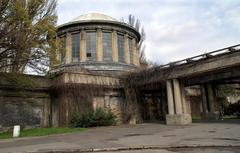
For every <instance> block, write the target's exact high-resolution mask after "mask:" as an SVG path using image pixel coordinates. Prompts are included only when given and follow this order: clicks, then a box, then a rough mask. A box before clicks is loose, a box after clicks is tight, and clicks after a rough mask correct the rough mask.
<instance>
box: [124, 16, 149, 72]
mask: <svg viewBox="0 0 240 153" xmlns="http://www.w3.org/2000/svg"><path fill="white" fill-rule="evenodd" d="M127 24H129V25H130V26H132V27H134V28H135V29H136V30H137V31H138V32H139V33H140V35H141V38H140V40H139V42H138V44H137V48H138V51H139V62H140V66H141V67H142V68H145V67H147V66H148V65H149V62H148V61H147V59H146V55H145V43H144V42H145V40H146V33H145V31H144V27H143V26H142V25H141V22H140V20H139V19H137V18H136V17H135V16H134V15H132V14H129V15H128V20H127Z"/></svg>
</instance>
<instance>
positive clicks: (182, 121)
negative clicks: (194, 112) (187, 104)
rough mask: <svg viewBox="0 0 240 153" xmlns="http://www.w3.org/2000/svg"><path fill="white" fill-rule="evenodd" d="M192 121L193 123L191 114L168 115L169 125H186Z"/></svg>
mask: <svg viewBox="0 0 240 153" xmlns="http://www.w3.org/2000/svg"><path fill="white" fill-rule="evenodd" d="M190 123H192V117H191V115H190V114H174V115H170V114H168V115H166V124H167V125H186V124H190Z"/></svg>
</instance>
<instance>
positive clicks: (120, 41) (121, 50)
mask: <svg viewBox="0 0 240 153" xmlns="http://www.w3.org/2000/svg"><path fill="white" fill-rule="evenodd" d="M117 44H118V62H122V63H125V58H124V56H125V55H124V52H125V51H124V36H123V35H121V34H118V35H117Z"/></svg>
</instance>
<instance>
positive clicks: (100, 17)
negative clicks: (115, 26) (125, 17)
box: [71, 13, 118, 22]
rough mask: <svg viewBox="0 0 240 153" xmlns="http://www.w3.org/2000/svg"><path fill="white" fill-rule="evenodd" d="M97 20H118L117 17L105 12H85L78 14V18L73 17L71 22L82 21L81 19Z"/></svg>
mask: <svg viewBox="0 0 240 153" xmlns="http://www.w3.org/2000/svg"><path fill="white" fill-rule="evenodd" d="M96 20H100V21H102V20H103V21H115V22H116V21H118V20H117V19H115V18H113V17H111V16H108V15H105V14H101V13H88V14H83V15H80V16H78V17H77V18H75V19H73V20H72V21H71V22H81V21H96Z"/></svg>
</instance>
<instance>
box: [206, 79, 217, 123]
mask: <svg viewBox="0 0 240 153" xmlns="http://www.w3.org/2000/svg"><path fill="white" fill-rule="evenodd" d="M207 95H208V96H207V97H208V98H207V100H208V105H209V113H208V119H210V120H216V119H218V117H219V114H218V112H217V111H216V110H215V103H216V99H217V98H216V94H215V89H214V87H213V85H212V84H211V83H208V84H207Z"/></svg>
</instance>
